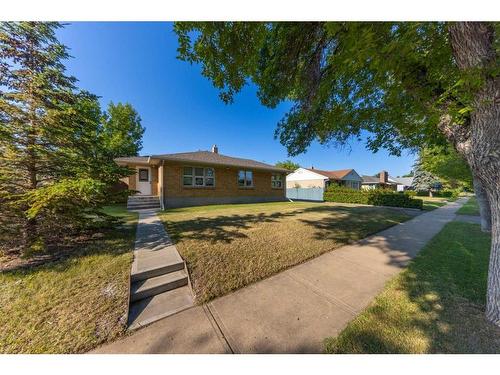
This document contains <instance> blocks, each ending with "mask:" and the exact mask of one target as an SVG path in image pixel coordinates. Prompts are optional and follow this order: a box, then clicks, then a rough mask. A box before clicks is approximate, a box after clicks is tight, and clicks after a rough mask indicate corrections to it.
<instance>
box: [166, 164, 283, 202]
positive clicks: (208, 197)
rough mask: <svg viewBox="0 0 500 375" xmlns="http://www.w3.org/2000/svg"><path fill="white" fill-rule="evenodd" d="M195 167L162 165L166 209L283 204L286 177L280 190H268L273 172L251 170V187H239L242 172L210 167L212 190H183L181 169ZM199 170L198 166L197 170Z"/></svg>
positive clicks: (189, 188)
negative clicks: (269, 202) (234, 204)
mask: <svg viewBox="0 0 500 375" xmlns="http://www.w3.org/2000/svg"><path fill="white" fill-rule="evenodd" d="M196 166H197V165H188V164H174V163H165V164H164V166H163V186H164V200H165V206H167V207H178V206H191V205H198V204H199V205H203V204H213V203H215V204H217V203H220V204H225V203H250V202H267V201H280V200H285V196H286V190H285V186H284V185H285V176H283V188H281V189H276V188H272V186H271V176H272V174H273V173H272V172H266V171H259V170H252V172H253V185H254V186H253V187H240V186H238V171H239V170H240V169H241V168H234V167H213V168H214V171H215V186H214V187H186V186H183V184H182V177H183V170H184V167H196ZM199 167H201V166H199Z"/></svg>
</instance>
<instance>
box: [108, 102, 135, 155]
mask: <svg viewBox="0 0 500 375" xmlns="http://www.w3.org/2000/svg"><path fill="white" fill-rule="evenodd" d="M143 134H144V128H143V127H142V125H141V118H140V117H139V114H138V113H137V111H136V110H135V109H134V108H133V107H132V105H130V104H129V103H126V104H122V103H118V104H114V103H113V102H111V103H109V105H108V109H107V112H106V113H104V114H103V123H102V129H101V134H100V137H101V142H102V143H103V147H104V148H105V149H106V150H107V152H108V155H109V156H110V157H111V158H117V157H120V156H136V155H138V154H139V151H140V150H141V149H142V135H143Z"/></svg>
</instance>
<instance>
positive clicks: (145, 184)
mask: <svg viewBox="0 0 500 375" xmlns="http://www.w3.org/2000/svg"><path fill="white" fill-rule="evenodd" d="M136 169H137V173H136V186H137V190H138V191H139V194H141V195H151V192H152V189H151V167H145V166H144V167H143V166H137V168H136ZM140 169H147V170H148V180H147V181H139V170H140Z"/></svg>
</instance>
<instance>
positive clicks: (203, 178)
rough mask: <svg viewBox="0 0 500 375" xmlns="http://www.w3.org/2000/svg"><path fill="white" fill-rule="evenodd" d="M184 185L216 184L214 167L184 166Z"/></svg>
mask: <svg viewBox="0 0 500 375" xmlns="http://www.w3.org/2000/svg"><path fill="white" fill-rule="evenodd" d="M182 185H183V186H194V187H203V186H208V187H212V186H215V172H214V169H213V168H202V167H184V172H183V175H182Z"/></svg>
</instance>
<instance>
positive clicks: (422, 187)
mask: <svg viewBox="0 0 500 375" xmlns="http://www.w3.org/2000/svg"><path fill="white" fill-rule="evenodd" d="M413 170H414V175H413V182H412V185H411V187H412V188H413V189H414V190H416V191H426V192H428V193H429V196H431V197H432V191H433V190H439V189H440V188H441V183H440V182H439V180H438V179H437V178H436V177H435V176H433V175H432V173H430V172H428V171H426V170H425V169H424V165H423V163H422V158H421V157H419V158H418V160H417V162H416V163H415V165H414V166H413Z"/></svg>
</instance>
